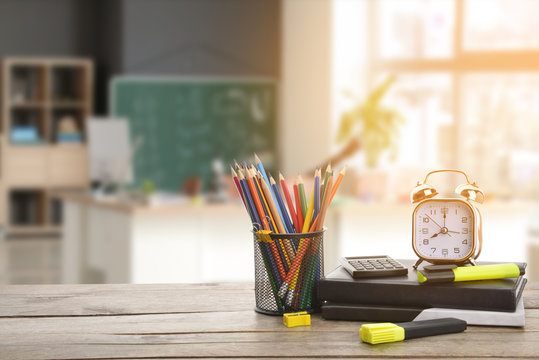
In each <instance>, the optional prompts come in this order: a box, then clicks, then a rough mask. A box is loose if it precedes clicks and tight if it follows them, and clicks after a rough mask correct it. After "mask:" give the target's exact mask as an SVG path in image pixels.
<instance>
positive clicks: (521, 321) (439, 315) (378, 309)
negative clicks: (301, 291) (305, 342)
mask: <svg viewBox="0 0 539 360" xmlns="http://www.w3.org/2000/svg"><path fill="white" fill-rule="evenodd" d="M321 310H322V317H323V318H324V319H326V320H347V321H369V322H393V323H394V322H407V321H419V320H433V319H443V318H448V317H452V318H457V319H460V320H464V321H466V322H467V323H468V325H487V326H515V327H521V326H524V325H525V323H526V316H525V312H524V299H522V297H521V298H520V300H519V302H518V305H517V308H516V309H515V311H511V312H509V311H485V310H470V309H448V308H425V309H424V308H415V307H407V306H397V305H359V304H337V303H332V302H326V303H324V304H322V307H321Z"/></svg>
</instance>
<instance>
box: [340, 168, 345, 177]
mask: <svg viewBox="0 0 539 360" xmlns="http://www.w3.org/2000/svg"><path fill="white" fill-rule="evenodd" d="M341 174H342V175H343V176H344V174H346V166H345V167H343V168H342V170H341Z"/></svg>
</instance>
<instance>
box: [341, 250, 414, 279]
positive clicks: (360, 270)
mask: <svg viewBox="0 0 539 360" xmlns="http://www.w3.org/2000/svg"><path fill="white" fill-rule="evenodd" d="M340 261H341V265H342V266H343V267H344V268H345V269H346V270H347V271H348V272H349V273H350V275H352V277H353V278H355V279H357V278H366V277H379V276H399V275H406V274H408V268H407V267H406V266H404V265H402V264H401V263H400V262H398V261H397V260H395V259H393V258H390V257H389V256H387V255H381V256H352V257H342V258H341V259H340Z"/></svg>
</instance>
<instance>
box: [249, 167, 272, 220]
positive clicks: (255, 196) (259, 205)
mask: <svg viewBox="0 0 539 360" xmlns="http://www.w3.org/2000/svg"><path fill="white" fill-rule="evenodd" d="M245 178H246V180H247V185H248V186H249V190H251V196H252V197H253V202H254V203H255V207H256V211H257V212H258V216H259V217H260V221H261V222H262V224H261V225H262V226H263V227H264V230H270V226H269V223H268V219H266V214H265V213H264V209H263V208H262V203H261V202H260V198H259V197H258V193H257V192H256V187H255V183H254V181H253V178H252V175H251V174H250V173H249V172H248V169H247V168H245Z"/></svg>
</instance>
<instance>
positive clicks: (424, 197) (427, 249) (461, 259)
mask: <svg viewBox="0 0 539 360" xmlns="http://www.w3.org/2000/svg"><path fill="white" fill-rule="evenodd" d="M440 172H454V173H460V174H462V175H464V177H465V178H466V183H465V184H461V185H459V186H457V188H456V189H455V192H456V193H457V195H460V196H461V197H463V198H464V199H462V198H435V196H436V195H438V192H437V191H436V188H434V186H432V185H429V184H428V183H427V180H428V178H429V176H430V175H432V174H436V173H440ZM484 197H485V196H484V194H483V191H482V190H481V189H479V187H477V185H476V184H475V182H473V183H472V182H471V181H470V180H469V179H468V175H466V173H464V172H462V171H459V170H436V171H431V172H429V173H428V174H427V176H426V177H425V180H424V181H423V183H419V182H418V183H417V187H416V188H415V189H414V190H413V191H412V194H411V201H412V204H417V205H416V207H415V209H414V212H413V215H412V247H413V249H414V252H415V253H416V255H417V256H418V257H419V260H418V261H417V262H416V263H415V265H414V269H417V267H418V266H419V264H421V262H423V261H428V262H430V263H432V264H458V265H462V264H465V263H471V264H472V265H475V262H474V260H475V259H477V257H478V256H479V254H480V253H481V247H482V245H483V235H482V229H481V226H482V218H481V213H480V212H479V210H478V209H477V208H476V207H475V206H474V205H473V204H472V202H477V203H482V202H483V200H484Z"/></svg>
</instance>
